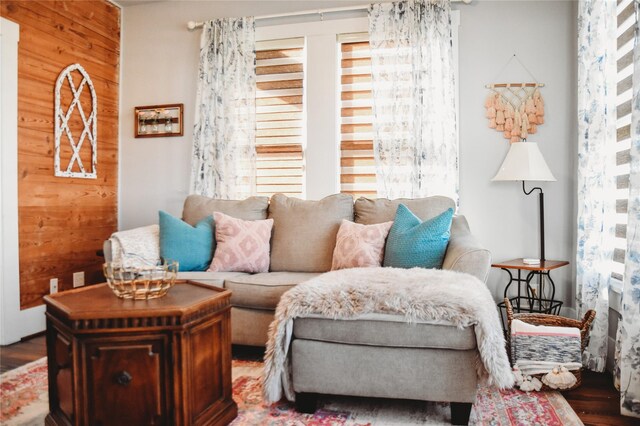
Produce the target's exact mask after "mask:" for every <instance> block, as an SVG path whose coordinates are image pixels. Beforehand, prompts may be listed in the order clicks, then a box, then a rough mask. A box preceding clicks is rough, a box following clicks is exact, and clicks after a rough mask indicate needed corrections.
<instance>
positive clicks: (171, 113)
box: [134, 104, 184, 138]
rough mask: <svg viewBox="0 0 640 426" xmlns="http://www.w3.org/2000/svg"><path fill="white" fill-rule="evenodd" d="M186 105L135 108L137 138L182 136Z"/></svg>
mask: <svg viewBox="0 0 640 426" xmlns="http://www.w3.org/2000/svg"><path fill="white" fill-rule="evenodd" d="M183 108H184V104H166V105H149V106H138V107H135V108H134V123H135V126H134V127H135V137H136V138H164V137H169V136H182V135H183V134H184V125H183V122H182V115H183Z"/></svg>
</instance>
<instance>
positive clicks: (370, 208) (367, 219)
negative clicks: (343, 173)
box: [354, 196, 456, 225]
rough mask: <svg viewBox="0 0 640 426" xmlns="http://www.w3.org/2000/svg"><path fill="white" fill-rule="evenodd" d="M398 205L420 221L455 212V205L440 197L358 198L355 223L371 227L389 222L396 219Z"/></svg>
mask: <svg viewBox="0 0 640 426" xmlns="http://www.w3.org/2000/svg"><path fill="white" fill-rule="evenodd" d="M400 204H404V205H405V206H406V207H407V208H408V209H409V210H411V212H412V213H413V214H415V215H416V216H417V217H418V218H420V220H422V221H425V220H429V219H432V218H434V217H436V216H438V215H439V214H440V213H443V212H445V211H447V209H453V210H454V211H455V210H456V203H455V202H454V201H453V200H452V199H451V198H448V197H441V196H434V197H426V198H413V199H412V198H398V199H396V200H389V199H386V198H378V199H370V198H364V197H360V198H358V199H357V200H356V202H355V207H354V213H355V219H356V223H362V224H364V225H371V224H372V223H382V222H389V221H390V220H393V219H394V218H395V217H396V211H397V210H398V206H399V205H400Z"/></svg>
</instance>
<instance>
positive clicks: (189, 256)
mask: <svg viewBox="0 0 640 426" xmlns="http://www.w3.org/2000/svg"><path fill="white" fill-rule="evenodd" d="M158 214H159V216H160V257H161V258H162V259H163V260H165V261H170V260H175V261H177V262H178V265H179V269H178V270H179V271H183V272H184V271H205V270H206V269H207V268H208V267H209V264H210V263H211V258H212V257H213V249H214V245H213V244H214V241H213V216H207V217H206V218H204V219H202V220H201V221H200V222H198V223H197V224H196V226H191V225H189V224H188V223H186V222H184V221H182V220H180V219H178V218H177V217H173V216H171V215H170V214H169V213H167V212H163V211H162V210H161V211H160V212H159V213H158Z"/></svg>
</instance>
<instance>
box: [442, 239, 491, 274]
mask: <svg viewBox="0 0 640 426" xmlns="http://www.w3.org/2000/svg"><path fill="white" fill-rule="evenodd" d="M442 269H449V270H452V271H458V272H466V273H467V274H471V275H473V276H475V277H478V278H479V279H480V280H481V281H482V282H485V283H486V282H487V278H488V277H489V270H490V269H491V252H490V251H489V250H487V249H486V248H484V247H482V245H480V243H479V242H478V240H477V239H476V238H475V237H474V236H473V235H472V234H471V233H465V234H458V235H452V236H451V239H450V240H449V245H448V246H447V252H446V253H445V256H444V262H443V263H442Z"/></svg>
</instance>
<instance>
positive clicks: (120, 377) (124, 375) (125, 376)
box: [115, 371, 133, 386]
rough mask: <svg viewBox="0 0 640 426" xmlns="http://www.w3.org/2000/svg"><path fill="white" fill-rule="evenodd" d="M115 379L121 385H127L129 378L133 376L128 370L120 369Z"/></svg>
mask: <svg viewBox="0 0 640 426" xmlns="http://www.w3.org/2000/svg"><path fill="white" fill-rule="evenodd" d="M115 380H116V383H117V384H119V385H121V386H129V383H131V380H133V376H132V375H131V374H129V372H128V371H121V372H120V373H118V374H117V375H116V378H115Z"/></svg>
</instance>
